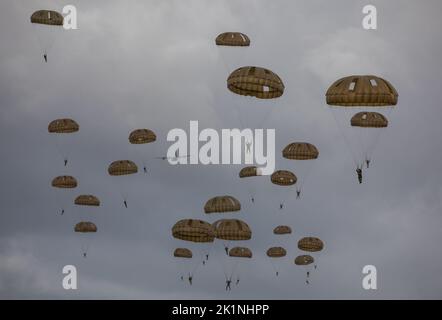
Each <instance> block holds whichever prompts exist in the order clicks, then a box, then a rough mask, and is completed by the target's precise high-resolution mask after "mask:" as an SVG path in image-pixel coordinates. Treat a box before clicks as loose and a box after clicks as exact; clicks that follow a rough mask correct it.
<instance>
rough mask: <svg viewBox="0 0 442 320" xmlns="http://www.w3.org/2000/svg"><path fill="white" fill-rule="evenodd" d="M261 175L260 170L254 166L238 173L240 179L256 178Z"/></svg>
mask: <svg viewBox="0 0 442 320" xmlns="http://www.w3.org/2000/svg"><path fill="white" fill-rule="evenodd" d="M261 175H262V173H261V169H259V168H258V167H255V166H251V167H245V168H242V169H241V171H240V172H239V177H240V178H248V177H257V176H261Z"/></svg>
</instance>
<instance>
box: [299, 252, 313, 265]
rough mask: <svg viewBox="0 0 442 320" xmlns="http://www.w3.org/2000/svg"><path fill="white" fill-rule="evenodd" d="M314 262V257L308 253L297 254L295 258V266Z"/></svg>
mask: <svg viewBox="0 0 442 320" xmlns="http://www.w3.org/2000/svg"><path fill="white" fill-rule="evenodd" d="M313 262H315V259H314V258H313V257H312V256H309V255H302V256H297V257H296V258H295V264H296V265H297V266H306V265H309V264H312V263H313Z"/></svg>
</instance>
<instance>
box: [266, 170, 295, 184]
mask: <svg viewBox="0 0 442 320" xmlns="http://www.w3.org/2000/svg"><path fill="white" fill-rule="evenodd" d="M270 180H271V181H272V183H273V184H276V185H278V186H291V185H294V184H295V183H296V181H297V180H298V179H297V178H296V176H295V174H294V173H293V172H291V171H288V170H278V171H275V172H274V173H273V174H272V175H271V176H270Z"/></svg>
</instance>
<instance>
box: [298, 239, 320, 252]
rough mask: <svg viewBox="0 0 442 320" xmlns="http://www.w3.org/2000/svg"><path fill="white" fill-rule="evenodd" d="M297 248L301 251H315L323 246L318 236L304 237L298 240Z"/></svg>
mask: <svg viewBox="0 0 442 320" xmlns="http://www.w3.org/2000/svg"><path fill="white" fill-rule="evenodd" d="M298 248H299V249H300V250H302V251H309V252H317V251H321V250H322V249H323V248H324V243H323V242H322V240H321V239H319V238H315V237H305V238H302V239H301V240H299V241H298Z"/></svg>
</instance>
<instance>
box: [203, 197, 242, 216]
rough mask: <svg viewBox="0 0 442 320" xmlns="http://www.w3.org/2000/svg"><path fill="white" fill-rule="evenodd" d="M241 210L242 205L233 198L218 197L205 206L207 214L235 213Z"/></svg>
mask: <svg viewBox="0 0 442 320" xmlns="http://www.w3.org/2000/svg"><path fill="white" fill-rule="evenodd" d="M239 210H241V203H240V202H239V201H238V200H237V199H236V198H234V197H232V196H218V197H214V198H211V199H209V200H208V201H207V202H206V205H205V206H204V212H205V213H214V212H234V211H239Z"/></svg>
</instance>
